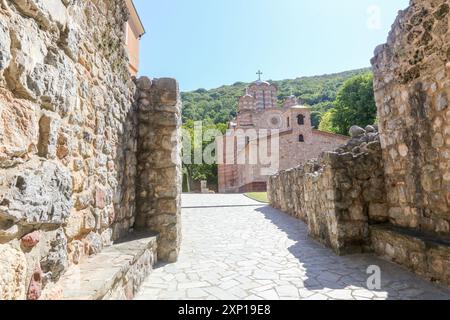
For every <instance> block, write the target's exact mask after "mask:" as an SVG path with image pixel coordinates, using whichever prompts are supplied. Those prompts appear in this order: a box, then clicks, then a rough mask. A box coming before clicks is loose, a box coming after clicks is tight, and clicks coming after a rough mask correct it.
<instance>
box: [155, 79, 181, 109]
mask: <svg viewBox="0 0 450 320" xmlns="http://www.w3.org/2000/svg"><path fill="white" fill-rule="evenodd" d="M153 85H154V88H155V90H158V94H159V99H160V102H161V104H162V105H166V106H175V105H176V104H177V103H178V95H179V88H178V82H177V80H175V79H172V78H159V79H156V80H155V82H154V84H153Z"/></svg>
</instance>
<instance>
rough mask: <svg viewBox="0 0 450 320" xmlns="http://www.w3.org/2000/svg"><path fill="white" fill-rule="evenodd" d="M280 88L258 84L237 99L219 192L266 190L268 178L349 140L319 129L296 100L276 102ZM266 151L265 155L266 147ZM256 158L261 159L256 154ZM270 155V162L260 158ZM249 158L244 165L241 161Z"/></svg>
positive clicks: (223, 145)
mask: <svg viewBox="0 0 450 320" xmlns="http://www.w3.org/2000/svg"><path fill="white" fill-rule="evenodd" d="M277 97H278V88H277V87H276V86H275V85H272V84H270V83H268V82H265V81H261V80H258V81H255V82H254V83H252V84H251V85H250V86H249V87H248V88H247V90H246V93H245V95H244V96H242V97H241V98H240V99H239V105H238V116H237V118H236V121H233V122H230V124H229V131H228V133H227V135H226V136H224V137H223V139H222V140H221V141H220V142H219V143H218V150H222V152H221V153H220V154H219V159H218V160H219V161H218V162H219V173H218V175H219V179H218V180H219V192H221V193H237V192H251V191H265V190H266V184H267V180H268V177H269V176H270V175H273V174H275V173H277V172H278V171H280V170H286V169H289V168H293V167H296V166H298V165H300V164H302V163H304V162H306V161H307V160H310V159H312V158H316V157H318V156H319V155H320V154H321V153H322V152H324V151H329V150H333V149H335V148H337V147H338V146H339V145H342V144H344V143H345V142H346V141H347V140H348V137H346V136H342V135H337V134H332V133H327V132H323V131H319V130H316V129H314V128H313V127H312V124H311V110H310V108H309V107H306V106H301V105H299V103H298V101H297V98H296V97H295V96H290V97H288V98H287V99H286V100H285V102H284V103H283V106H282V107H280V106H278V104H277V100H278V98H277ZM266 147H267V148H268V150H267V152H266V151H265V149H262V148H266ZM256 154H257V156H256ZM261 154H263V155H267V157H269V158H270V159H271V160H270V162H271V163H270V164H269V163H268V162H267V160H268V159H264V157H261ZM243 159H245V161H242V160H243Z"/></svg>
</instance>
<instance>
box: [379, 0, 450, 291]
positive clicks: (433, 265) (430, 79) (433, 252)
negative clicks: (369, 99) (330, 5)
mask: <svg viewBox="0 0 450 320" xmlns="http://www.w3.org/2000/svg"><path fill="white" fill-rule="evenodd" d="M449 12H450V1H448V0H421V1H414V0H413V1H411V4H410V6H409V7H408V8H407V9H406V10H404V11H401V12H400V13H399V16H398V18H397V20H396V21H395V23H394V25H393V28H392V30H391V32H390V34H389V38H388V41H387V43H386V44H384V45H381V46H379V47H378V48H377V49H376V50H375V57H374V58H373V60H372V64H373V69H374V74H375V77H374V78H375V82H374V88H375V99H376V102H377V106H378V116H379V119H380V130H381V142H382V150H383V162H384V166H385V179H386V193H387V206H388V208H387V209H388V210H387V214H388V219H389V223H390V224H389V226H386V227H384V228H381V227H377V228H373V230H372V242H373V246H374V249H375V251H376V252H377V253H378V254H379V255H382V256H384V257H386V258H388V259H390V260H393V261H395V262H397V263H400V264H402V265H404V266H406V267H408V268H409V269H411V270H413V271H414V272H416V273H418V274H421V275H423V276H425V277H427V278H429V279H431V280H435V281H439V282H442V283H445V284H447V285H450V275H449V272H448V270H450V237H449V236H450V108H449V100H450V30H449V27H450V25H449V21H450V13H449Z"/></svg>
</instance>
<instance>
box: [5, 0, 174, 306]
mask: <svg viewBox="0 0 450 320" xmlns="http://www.w3.org/2000/svg"><path fill="white" fill-rule="evenodd" d="M128 14H129V13H128V11H127V9H126V6H125V3H124V1H122V0H95V1H94V0H89V1H73V0H51V1H47V0H36V1H25V0H6V1H1V4H0V300H1V299H24V298H28V299H38V298H39V297H41V295H42V296H45V288H46V287H51V286H52V285H53V284H54V283H58V280H59V279H60V277H61V276H62V275H63V273H64V272H65V271H66V270H67V269H68V267H69V266H71V265H77V264H81V263H83V261H84V260H85V259H86V258H87V257H88V256H90V255H94V254H97V253H99V252H100V251H102V249H103V248H104V247H106V246H110V245H112V244H113V242H114V241H116V240H118V239H121V238H123V237H124V236H127V235H128V234H129V233H130V232H131V231H133V228H134V227H135V222H136V219H137V218H138V217H140V216H141V214H138V212H137V210H136V201H137V200H136V179H137V175H138V174H139V173H138V171H137V168H138V161H137V157H138V155H140V150H138V129H142V128H143V126H142V125H141V126H140V127H139V126H138V124H139V122H138V121H139V115H140V113H138V112H137V104H135V94H139V91H137V93H136V85H135V83H134V82H133V81H132V78H131V76H130V73H129V70H128V56H127V53H126V50H125V48H124V30H123V29H124V28H123V25H124V23H125V22H126V21H127V19H128ZM142 82H145V80H141V82H139V83H142ZM162 82H164V81H161V82H156V83H162ZM157 87H158V88H159V86H158V85H157ZM162 88H164V85H162ZM171 89H172V88H171ZM158 90H159V89H157V90H156V91H155V92H159V93H161V99H165V95H164V90H163V92H161V91H158ZM144 91H145V90H144ZM171 93H172V91H171ZM154 95H155V96H156V95H158V93H154ZM167 99H169V100H170V99H173V96H172V95H169V97H168V98H167ZM177 99H178V97H177ZM161 105H163V106H165V105H167V106H169V105H171V104H170V103H165V101H163V103H162V104H161ZM177 106H178V107H177V108H179V102H178V100H177ZM156 109H157V107H155V109H152V110H156ZM141 110H142V109H141ZM158 116H159V114H158ZM167 122H170V121H169V120H168V121H167ZM150 125H153V123H150ZM163 125H164V124H162V125H161V126H163ZM161 126H158V127H155V128H152V129H154V130H160V129H161ZM168 126H170V127H171V128H172V126H173V124H172V122H170V123H168ZM150 129H151V127H148V128H147V131H150ZM140 131H141V133H142V130H140ZM148 138H149V139H150V135H148ZM139 142H140V145H141V146H142V145H143V144H144V143H143V142H142V139H141V137H140V140H139ZM176 143H177V142H175V144H174V145H176ZM172 146H173V145H172ZM143 149H144V152H146V153H148V152H154V154H147V157H148V158H149V159H150V158H152V157H153V158H154V161H153V162H151V161H149V164H148V165H155V166H156V164H157V163H158V162H161V163H168V162H170V161H171V157H169V156H168V155H167V154H159V153H157V152H156V149H149V150H147V149H145V147H143ZM140 161H142V157H141V156H140ZM159 173H160V172H158V174H159ZM169 181H170V183H171V182H172V180H169ZM169 181H165V183H166V185H171V184H170V183H168V182H169ZM155 183H158V182H155ZM173 183H174V184H177V183H178V180H176V179H175V178H173ZM154 186H155V190H156V184H155V185H154ZM177 192H178V190H177V189H174V190H173V194H171V196H173V198H174V199H175V198H176V197H177V195H175V193H177ZM158 196H159V194H158ZM155 197H157V196H155ZM155 197H148V198H147V200H148V201H155V203H157V205H158V206H159V207H158V208H157V209H156V210H162V211H164V210H165V209H166V208H164V207H163V204H164V202H158V201H156V198H155ZM168 205H170V208H171V209H173V207H175V208H176V210H179V202H175V200H174V201H173V202H171V203H170V204H169V203H168ZM174 210H175V209H173V210H172V211H174ZM163 223H165V221H161V223H155V224H149V226H150V227H154V228H155V231H160V232H161V235H162V236H161V241H163V242H162V243H161V246H160V250H161V251H160V252H161V258H162V259H166V258H168V257H170V260H174V259H175V256H176V254H175V253H176V248H175V246H176V245H177V244H178V242H176V243H175V244H172V243H170V245H169V244H167V246H170V248H169V249H170V250H169V249H165V242H164V239H166V238H167V237H169V238H170V239H171V240H173V239H178V236H179V234H178V233H175V234H170V236H167V234H168V233H169V231H167V230H169V229H170V230H172V229H171V228H169V227H168V229H167V230H166V229H163V228H160V227H159V226H160V225H162V224H163ZM173 223H178V220H175V221H174V222H173ZM175 229H176V228H175ZM165 250H166V251H168V252H169V254H166V253H165ZM172 252H175V253H172ZM31 279H33V281H31Z"/></svg>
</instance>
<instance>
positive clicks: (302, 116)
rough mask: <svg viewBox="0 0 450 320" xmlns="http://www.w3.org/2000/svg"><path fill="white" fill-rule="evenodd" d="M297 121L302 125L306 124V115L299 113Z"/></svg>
mask: <svg viewBox="0 0 450 320" xmlns="http://www.w3.org/2000/svg"><path fill="white" fill-rule="evenodd" d="M297 123H298V124H299V125H301V126H303V125H305V116H304V115H302V114H299V115H298V116H297Z"/></svg>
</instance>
